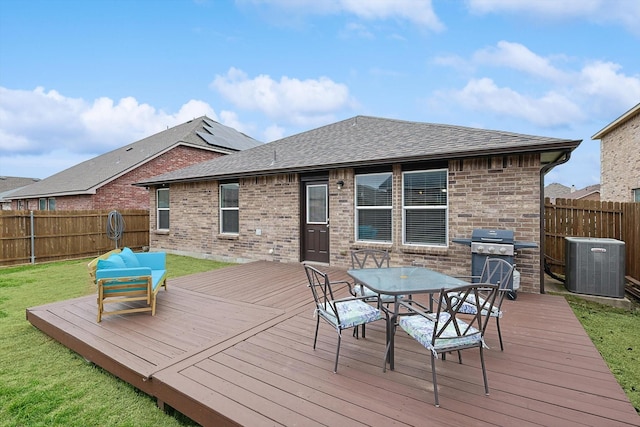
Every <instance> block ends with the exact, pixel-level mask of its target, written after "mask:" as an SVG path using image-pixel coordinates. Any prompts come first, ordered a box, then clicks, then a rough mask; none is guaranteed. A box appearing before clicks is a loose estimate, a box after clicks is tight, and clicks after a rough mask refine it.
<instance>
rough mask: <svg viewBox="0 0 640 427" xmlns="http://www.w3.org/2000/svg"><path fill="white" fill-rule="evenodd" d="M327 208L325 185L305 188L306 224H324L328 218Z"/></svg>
mask: <svg viewBox="0 0 640 427" xmlns="http://www.w3.org/2000/svg"><path fill="white" fill-rule="evenodd" d="M328 207H329V203H327V185H326V184H320V185H309V186H307V223H308V224H326V223H327V218H329V212H328V211H327V210H328Z"/></svg>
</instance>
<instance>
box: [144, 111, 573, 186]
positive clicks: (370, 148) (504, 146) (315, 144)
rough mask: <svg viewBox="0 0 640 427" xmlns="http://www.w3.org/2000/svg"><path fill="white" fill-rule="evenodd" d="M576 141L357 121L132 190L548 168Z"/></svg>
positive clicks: (371, 119) (188, 169)
mask: <svg viewBox="0 0 640 427" xmlns="http://www.w3.org/2000/svg"><path fill="white" fill-rule="evenodd" d="M580 142H581V140H568V139H556V138H546V137H540V136H531V135H521V134H516V133H510V132H501V131H492V130H485V129H474V128H468V127H462V126H451V125H441V124H430V123H418V122H408V121H402V120H394V119H383V118H377V117H368V116H357V117H353V118H350V119H347V120H343V121H340V122H337V123H334V124H330V125H327V126H323V127H320V128H317V129H313V130H310V131H307V132H303V133H300V134H297V135H293V136H290V137H287V138H283V139H280V140H278V141H274V142H271V143H268V144H263V145H261V146H258V147H255V148H251V149H249V150H245V151H241V152H239V153H235V154H233V155H231V156H224V157H220V158H216V159H213V160H209V161H206V162H202V163H199V164H197V165H193V166H189V167H186V168H183V169H180V170H176V171H173V172H169V173H166V174H163V175H159V176H156V177H153V178H150V179H148V180H145V181H143V182H139V183H137V184H136V185H156V184H161V183H170V182H181V181H198V180H206V179H224V178H236V177H240V176H251V175H268V174H277V173H296V172H305V171H313V170H326V169H328V168H340V167H359V166H371V165H376V164H388V163H392V162H406V161H428V160H448V159H452V158H465V157H479V156H487V155H506V154H517V153H533V152H539V153H542V155H543V159H542V161H543V164H550V163H552V162H555V161H557V160H558V159H559V158H561V157H562V156H564V155H565V154H566V152H567V151H571V150H573V149H575V148H576V147H577V146H578V145H579V144H580Z"/></svg>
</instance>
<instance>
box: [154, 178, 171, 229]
mask: <svg viewBox="0 0 640 427" xmlns="http://www.w3.org/2000/svg"><path fill="white" fill-rule="evenodd" d="M156 194H157V198H156V205H157V211H158V215H157V220H158V230H168V229H169V189H168V188H159V189H158V191H157V192H156Z"/></svg>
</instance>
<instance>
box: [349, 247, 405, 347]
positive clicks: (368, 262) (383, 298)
mask: <svg viewBox="0 0 640 427" xmlns="http://www.w3.org/2000/svg"><path fill="white" fill-rule="evenodd" d="M390 259H391V257H390V256H389V251H387V250H383V249H358V250H354V251H351V268H352V269H354V270H355V269H361V268H388V267H389V261H390ZM352 295H353V296H356V297H365V301H366V302H370V303H376V304H377V303H378V299H380V302H381V303H383V304H387V305H389V304H390V303H393V302H394V297H393V295H385V294H382V295H380V296H379V297H378V294H377V293H375V292H373V291H372V290H371V289H369V288H367V287H366V286H364V285H363V284H362V283H359V282H357V281H356V282H355V283H354V286H353V292H352ZM403 297H404V296H403V295H401V296H399V297H398V298H403ZM358 331H359V327H358V326H356V327H355V328H354V329H353V336H355V337H356V338H358ZM362 338H365V325H362Z"/></svg>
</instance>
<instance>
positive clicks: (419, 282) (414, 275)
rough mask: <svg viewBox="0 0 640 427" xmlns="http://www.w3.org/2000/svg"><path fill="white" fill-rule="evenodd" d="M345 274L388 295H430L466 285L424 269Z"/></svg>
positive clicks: (379, 270)
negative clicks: (441, 290)
mask: <svg viewBox="0 0 640 427" xmlns="http://www.w3.org/2000/svg"><path fill="white" fill-rule="evenodd" d="M347 274H349V276H351V277H353V278H354V279H355V280H356V281H358V282H360V283H362V284H363V285H365V286H366V287H367V288H369V289H371V290H372V291H374V292H377V293H381V294H389V295H400V294H417V293H431V292H437V291H439V290H440V289H443V288H444V289H451V288H455V287H458V286H463V285H466V284H468V283H467V282H465V281H464V280H461V279H457V278H455V277H451V276H448V275H446V274H444V273H440V272H438V271H434V270H430V269H428V268H425V267H389V268H363V269H354V270H348V271H347Z"/></svg>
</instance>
